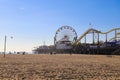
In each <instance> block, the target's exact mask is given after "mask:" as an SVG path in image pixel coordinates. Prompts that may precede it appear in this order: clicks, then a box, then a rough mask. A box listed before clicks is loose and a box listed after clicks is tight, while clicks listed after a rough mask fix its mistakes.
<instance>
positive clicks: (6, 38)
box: [4, 35, 7, 58]
mask: <svg viewBox="0 0 120 80" xmlns="http://www.w3.org/2000/svg"><path fill="white" fill-rule="evenodd" d="M6 40H7V36H6V35H5V40H4V58H5V54H6Z"/></svg>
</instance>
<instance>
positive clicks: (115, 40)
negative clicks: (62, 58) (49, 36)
mask: <svg viewBox="0 0 120 80" xmlns="http://www.w3.org/2000/svg"><path fill="white" fill-rule="evenodd" d="M111 33H112V35H113V37H112V38H108V35H111ZM89 34H92V37H90V36H89V37H90V38H92V43H87V35H89ZM96 35H97V41H96V40H95V38H96ZM101 35H104V36H105V41H100V36H101ZM83 39H84V42H83V43H81V41H82V40H83ZM37 51H38V52H39V51H40V50H39V48H38V49H37ZM44 51H48V52H55V53H75V54H109V55H110V54H115V55H120V28H114V29H111V30H109V31H107V32H101V31H99V30H96V29H93V28H90V29H88V30H87V31H86V32H84V33H83V35H81V36H80V37H79V38H78V36H77V33H76V31H75V29H73V28H72V27H70V26H62V27H60V28H59V29H58V30H57V31H56V33H55V36H54V46H49V50H44ZM41 52H43V50H41Z"/></svg>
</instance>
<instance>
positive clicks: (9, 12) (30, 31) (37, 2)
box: [0, 0, 120, 51]
mask: <svg viewBox="0 0 120 80" xmlns="http://www.w3.org/2000/svg"><path fill="white" fill-rule="evenodd" d="M90 22H91V23H92V26H91V27H93V28H96V29H98V30H101V31H107V30H109V29H112V28H116V27H120V0H0V51H3V42H4V35H7V51H31V50H32V49H33V47H36V46H39V45H42V44H43V41H45V42H46V44H47V45H51V44H53V43H54V40H53V37H54V35H55V32H56V30H57V29H58V28H59V27H61V26H63V25H69V26H72V27H73V28H74V29H75V30H76V32H77V33H78V36H81V34H82V33H84V31H86V30H87V29H88V28H90V26H89V23H90ZM10 36H13V39H11V38H10Z"/></svg>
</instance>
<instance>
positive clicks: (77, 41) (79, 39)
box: [73, 28, 120, 45]
mask: <svg viewBox="0 0 120 80" xmlns="http://www.w3.org/2000/svg"><path fill="white" fill-rule="evenodd" d="M116 30H120V28H114V29H111V30H109V31H107V32H101V31H98V30H96V29H93V28H90V29H88V30H87V31H86V32H85V33H84V34H83V35H82V36H80V37H79V38H78V39H77V40H76V41H75V42H74V43H73V45H77V44H78V43H79V41H81V39H82V38H83V37H85V36H86V35H87V34H88V33H90V32H95V33H100V34H108V33H110V32H112V31H116ZM118 34H119V33H118Z"/></svg>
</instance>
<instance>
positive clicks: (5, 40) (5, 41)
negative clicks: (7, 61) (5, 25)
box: [4, 35, 13, 58]
mask: <svg viewBox="0 0 120 80" xmlns="http://www.w3.org/2000/svg"><path fill="white" fill-rule="evenodd" d="M12 38H13V37H12V36H11V39H12ZM6 44H7V36H6V35H5V39H4V58H5V54H6V47H7V45H6Z"/></svg>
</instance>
